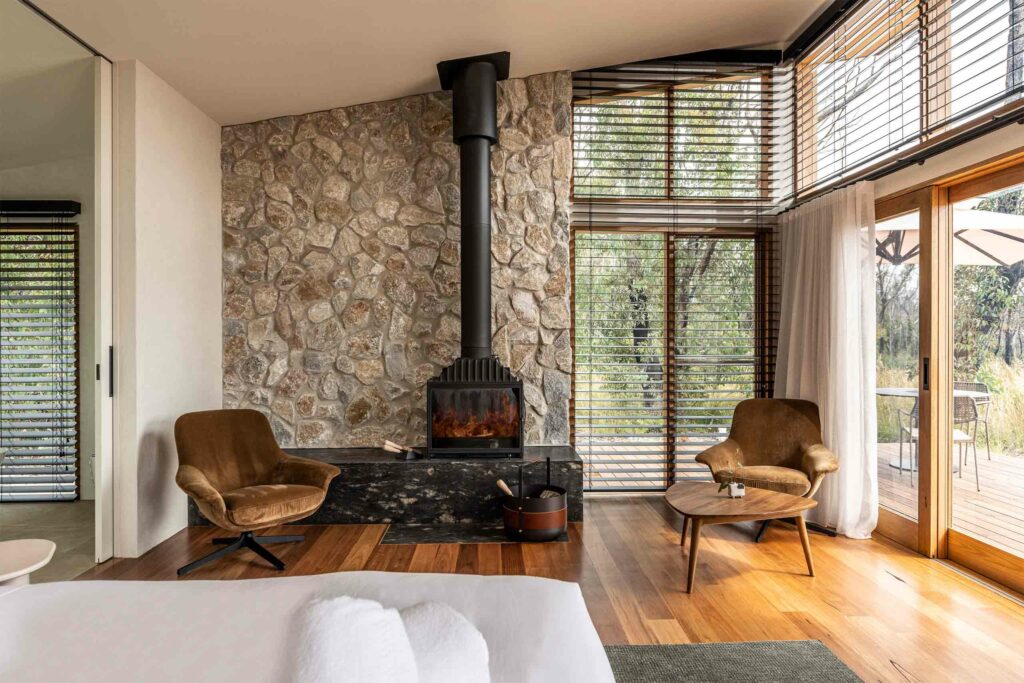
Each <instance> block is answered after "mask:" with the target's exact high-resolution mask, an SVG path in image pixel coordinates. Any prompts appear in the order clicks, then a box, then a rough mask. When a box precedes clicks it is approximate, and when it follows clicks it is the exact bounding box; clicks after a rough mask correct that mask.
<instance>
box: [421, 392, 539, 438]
mask: <svg viewBox="0 0 1024 683" xmlns="http://www.w3.org/2000/svg"><path fill="white" fill-rule="evenodd" d="M491 403H492V404H493V401H491ZM499 403H500V405H498V406H496V407H492V408H487V409H483V410H480V409H473V408H471V407H469V406H466V405H463V406H461V407H459V408H453V407H448V408H443V409H442V408H440V407H438V408H435V410H434V415H433V417H432V418H431V429H432V431H433V433H434V436H435V437H440V438H456V439H467V438H484V439H486V438H509V437H518V436H519V405H518V403H517V402H516V401H514V400H513V398H512V396H511V395H510V393H507V392H503V393H502V394H501V395H500V396H499Z"/></svg>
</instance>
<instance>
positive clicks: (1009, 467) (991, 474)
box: [878, 444, 1024, 557]
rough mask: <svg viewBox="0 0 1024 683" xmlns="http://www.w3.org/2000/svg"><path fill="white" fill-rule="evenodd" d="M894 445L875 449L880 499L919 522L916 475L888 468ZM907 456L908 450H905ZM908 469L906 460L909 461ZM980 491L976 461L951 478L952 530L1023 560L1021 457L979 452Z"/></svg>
mask: <svg viewBox="0 0 1024 683" xmlns="http://www.w3.org/2000/svg"><path fill="white" fill-rule="evenodd" d="M898 453H899V450H898V446H897V444H879V445H878V499H879V503H880V504H881V505H883V506H884V507H886V508H888V509H890V510H893V511H895V512H898V513H900V514H902V515H905V516H907V517H911V518H914V519H916V518H917V491H918V489H917V473H916V472H915V473H913V477H911V473H910V472H909V471H906V472H903V473H902V476H901V474H900V471H899V470H898V469H896V468H894V467H890V466H889V460H890V458H891V457H893V456H896V455H898ZM905 455H906V451H905ZM907 466H908V467H909V460H908V462H907ZM978 469H979V471H980V474H981V491H980V492H979V491H978V490H977V489H976V488H975V483H974V481H975V480H974V459H973V457H969V458H968V460H967V467H965V468H964V471H963V473H962V475H963V476H960V475H961V473H959V472H958V473H957V474H955V475H954V476H953V528H954V529H956V530H957V531H961V532H963V533H965V534H969V535H971V536H974V537H975V538H978V539H980V540H982V541H985V542H986V543H990V544H991V545H994V546H996V547H998V548H1001V549H1003V550H1005V551H1007V552H1010V553H1014V554H1015V555H1019V556H1022V557H1024V456H1010V455H1004V454H1002V453H997V452H995V451H992V459H991V460H989V459H988V458H987V456H986V453H985V449H984V448H979V449H978Z"/></svg>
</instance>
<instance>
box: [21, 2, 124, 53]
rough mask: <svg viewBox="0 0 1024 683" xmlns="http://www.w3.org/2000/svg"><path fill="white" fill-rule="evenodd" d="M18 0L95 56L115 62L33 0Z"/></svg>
mask: <svg viewBox="0 0 1024 683" xmlns="http://www.w3.org/2000/svg"><path fill="white" fill-rule="evenodd" d="M18 1H19V2H20V3H21V4H23V5H24V6H25V7H28V8H29V9H30V10H32V11H33V12H35V13H36V14H38V15H39V16H40V17H42V18H43V19H44V20H45V21H47V22H49V23H50V24H52V25H53V27H54V28H56V29H57V30H58V31H60V32H61V33H63V34H64V35H66V36H67V37H68V38H70V39H71V40H73V41H75V42H76V43H78V44H79V45H81V46H82V47H84V48H85V49H86V50H88V51H89V52H91V53H92V55H93V56H94V57H103V59H106V60H107V61H108V62H111V63H113V60H111V59H110V58H109V57H107V56H106V55H105V54H103V53H102V52H100V51H99V50H97V49H96V48H94V47H93V46H92V45H90V44H89V43H87V42H85V41H84V40H82V39H81V38H79V37H78V36H76V35H75V34H74V33H72V32H71V30H70V29H68V27H67V26H65V25H64V24H62V23H60V22H59V21H57V20H56V19H54V18H53V17H51V16H50V15H49V14H47V13H46V12H44V11H43V10H41V9H40V8H39V7H36V6H35V5H34V4H32V3H31V2H29V0H18Z"/></svg>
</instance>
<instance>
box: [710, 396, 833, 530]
mask: <svg viewBox="0 0 1024 683" xmlns="http://www.w3.org/2000/svg"><path fill="white" fill-rule="evenodd" d="M697 462H700V463H704V464H705V465H707V466H708V467H709V468H711V476H713V477H714V479H715V481H717V482H719V483H725V482H740V483H742V484H744V485H745V486H750V487H753V488H761V489H769V490H772V491H781V492H783V493H790V494H792V495H794V496H804V497H807V498H810V497H812V496H813V495H814V494H815V493H817V491H818V487H819V486H821V482H822V479H824V477H825V475H827V474H829V473H830V472H835V471H836V470H837V469H839V461H838V460H837V459H836V456H835V455H833V454H832V451H830V450H829V449H828V448H826V447H825V445H824V444H823V443H822V439H821V419H820V418H819V416H818V406H817V405H815V404H814V403H812V402H811V401H801V400H798V399H788V398H754V399H748V400H746V401H741V402H740V403H739V404H738V405H737V406H736V410H735V411H734V412H733V416H732V428H731V429H730V430H729V438H728V439H726V440H725V441H723V442H722V443H720V444H716V445H714V446H712V447H711V448H709V449H707V450H706V451H704V452H703V453H701V454H700V455H698V456H697ZM766 526H767V525H764V526H762V529H761V532H760V533H759V534H758V538H759V539H760V537H761V534H763V532H764V528H765V527H766Z"/></svg>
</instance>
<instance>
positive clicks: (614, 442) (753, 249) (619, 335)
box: [572, 60, 793, 491]
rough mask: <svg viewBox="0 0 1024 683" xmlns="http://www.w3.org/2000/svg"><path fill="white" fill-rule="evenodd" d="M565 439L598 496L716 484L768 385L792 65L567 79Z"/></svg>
mask: <svg viewBox="0 0 1024 683" xmlns="http://www.w3.org/2000/svg"><path fill="white" fill-rule="evenodd" d="M573 86H574V129H573V156H574V175H573V202H572V227H573V269H574V270H573V272H574V335H575V337H574V352H575V376H574V391H573V404H572V421H573V422H572V425H573V434H574V443H575V445H576V448H577V451H578V452H579V453H580V455H581V457H582V458H583V459H584V463H585V472H586V479H585V482H586V486H587V488H588V489H589V490H591V491H622V490H661V489H664V488H666V487H667V486H669V485H671V484H672V483H673V482H675V481H677V480H678V479H681V478H688V477H697V478H708V477H709V473H708V470H707V468H706V467H704V466H703V465H699V464H698V463H696V462H695V461H694V457H695V456H696V455H697V454H698V453H699V452H700V451H702V450H704V449H705V448H707V447H708V446H710V445H712V444H714V443H717V442H718V441H721V440H722V439H724V438H725V436H726V434H727V433H728V428H729V423H730V421H731V417H732V411H733V408H734V407H735V405H736V403H737V402H738V401H740V400H742V399H744V398H749V397H752V396H759V395H766V394H767V393H768V392H769V391H770V384H771V372H770V371H769V368H772V367H773V365H774V361H773V360H772V359H773V358H774V323H773V321H774V319H775V318H774V317H773V311H774V308H773V304H772V303H771V302H772V301H773V300H774V296H775V290H774V286H775V285H774V283H775V273H774V269H773V268H772V265H771V264H772V256H773V254H774V251H773V244H774V225H775V218H774V215H773V214H774V211H775V208H776V204H777V203H778V201H779V200H780V199H781V198H782V197H783V196H784V194H785V193H787V192H789V191H790V189H791V187H792V179H791V176H789V175H788V174H789V169H790V166H791V163H792V157H791V155H790V154H789V150H790V149H791V144H792V127H793V125H792V105H791V99H790V98H791V87H790V80H789V77H788V72H787V71H786V70H780V69H776V68H774V67H771V66H764V65H744V64H739V65H711V64H688V63H682V62H674V61H671V60H667V61H666V60H661V61H657V62H645V63H642V64H630V65H624V66H619V67H613V68H608V69H596V70H593V71H587V72H579V73H577V74H575V75H574V80H573Z"/></svg>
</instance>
